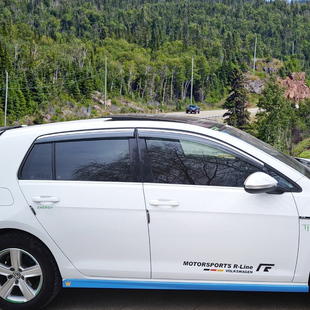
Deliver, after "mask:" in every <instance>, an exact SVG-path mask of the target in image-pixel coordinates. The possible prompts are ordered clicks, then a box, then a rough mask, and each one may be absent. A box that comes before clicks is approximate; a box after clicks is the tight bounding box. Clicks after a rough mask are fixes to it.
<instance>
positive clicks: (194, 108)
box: [186, 104, 200, 114]
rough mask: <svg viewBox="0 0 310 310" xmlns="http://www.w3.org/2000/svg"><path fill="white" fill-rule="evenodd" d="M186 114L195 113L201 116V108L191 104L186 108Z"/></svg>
mask: <svg viewBox="0 0 310 310" xmlns="http://www.w3.org/2000/svg"><path fill="white" fill-rule="evenodd" d="M186 113H195V114H197V113H198V114H199V113H200V108H199V107H198V106H197V105H195V104H191V105H189V106H188V107H187V108H186Z"/></svg>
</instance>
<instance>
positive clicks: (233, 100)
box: [223, 68, 250, 129]
mask: <svg viewBox="0 0 310 310" xmlns="http://www.w3.org/2000/svg"><path fill="white" fill-rule="evenodd" d="M246 102H247V93H246V89H245V88H244V78H243V74H242V72H241V71H240V70H239V69H237V68H234V70H233V80H232V83H231V93H230V94H229V95H228V97H227V98H226V101H225V103H224V104H223V108H224V109H228V111H227V112H226V113H225V114H224V115H223V116H224V117H226V116H228V117H227V118H226V119H225V122H226V123H227V124H228V125H231V126H234V127H237V128H240V129H246V128H247V127H248V126H249V121H250V113H249V111H248V110H247V109H246Z"/></svg>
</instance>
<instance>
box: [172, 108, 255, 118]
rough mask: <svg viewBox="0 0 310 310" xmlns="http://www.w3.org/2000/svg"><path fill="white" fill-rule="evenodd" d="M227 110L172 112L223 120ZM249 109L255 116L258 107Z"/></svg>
mask: <svg viewBox="0 0 310 310" xmlns="http://www.w3.org/2000/svg"><path fill="white" fill-rule="evenodd" d="M226 111H227V110H208V111H201V112H200V114H186V113H185V112H172V114H174V115H176V114H180V115H184V114H186V115H191V116H203V117H207V118H210V119H214V120H217V121H220V120H222V118H223V114H224V113H225V112H226ZM248 111H249V112H250V113H251V115H252V116H254V115H255V114H256V113H257V111H258V108H251V109H248ZM167 114H169V113H167Z"/></svg>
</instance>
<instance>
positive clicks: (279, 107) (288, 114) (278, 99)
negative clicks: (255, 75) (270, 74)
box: [256, 78, 297, 151]
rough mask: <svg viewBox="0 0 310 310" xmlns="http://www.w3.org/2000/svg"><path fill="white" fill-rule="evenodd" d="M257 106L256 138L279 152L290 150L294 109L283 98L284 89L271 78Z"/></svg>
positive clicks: (290, 103) (291, 104)
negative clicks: (258, 109)
mask: <svg viewBox="0 0 310 310" xmlns="http://www.w3.org/2000/svg"><path fill="white" fill-rule="evenodd" d="M257 106H258V107H259V108H260V111H259V112H258V113H257V115H256V130H257V137H258V138H259V139H261V140H263V141H265V142H267V143H269V144H271V145H273V146H274V147H276V148H278V149H279V150H282V151H286V150H291V148H292V144H293V135H292V133H293V130H294V128H295V124H296V111H297V110H296V107H295V105H294V104H293V103H292V102H291V101H289V100H288V99H286V98H285V96H284V89H283V88H282V87H281V86H280V84H279V83H278V82H277V81H276V79H275V78H271V79H270V81H269V82H268V83H267V84H266V85H265V88H264V90H263V92H262V97H261V98H260V99H259V102H258V104H257Z"/></svg>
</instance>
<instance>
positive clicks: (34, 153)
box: [21, 143, 53, 180]
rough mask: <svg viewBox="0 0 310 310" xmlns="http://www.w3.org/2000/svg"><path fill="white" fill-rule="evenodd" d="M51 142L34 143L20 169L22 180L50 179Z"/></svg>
mask: <svg viewBox="0 0 310 310" xmlns="http://www.w3.org/2000/svg"><path fill="white" fill-rule="evenodd" d="M52 178H53V169H52V144H51V143H43V144H35V145H34V146H33V148H32V150H31V152H30V153H29V155H28V157H27V160H26V162H25V164H24V166H23V169H22V171H21V179H22V180H52Z"/></svg>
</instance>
